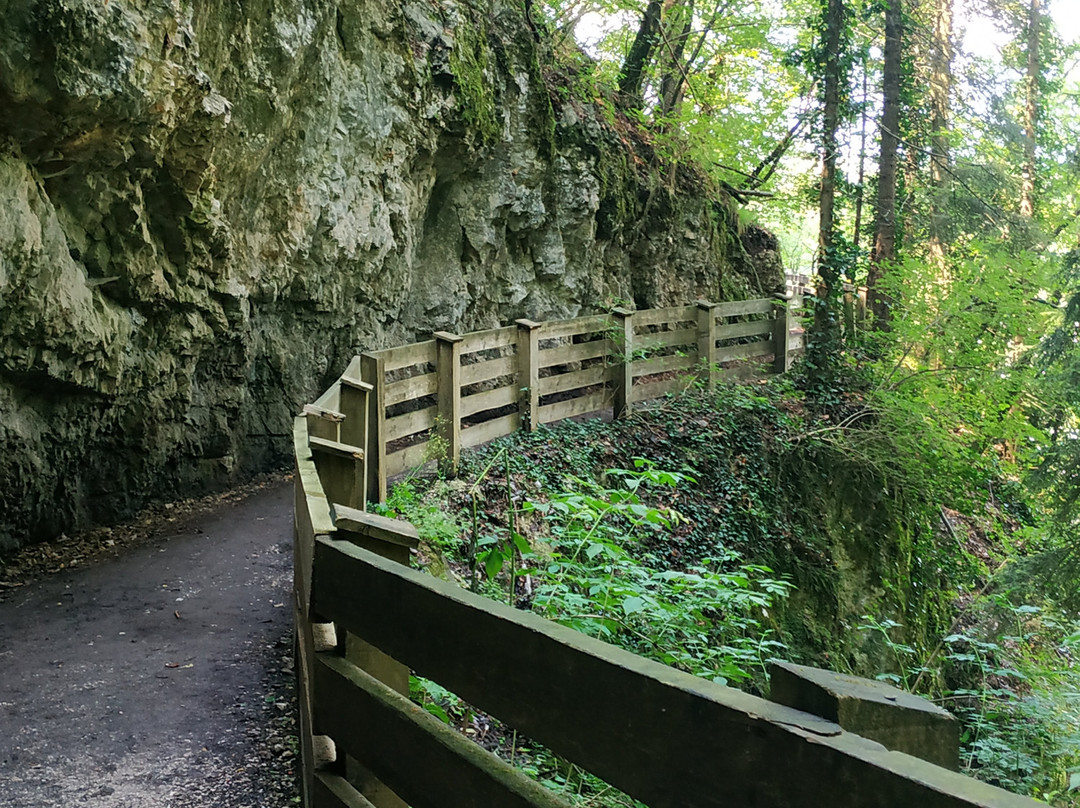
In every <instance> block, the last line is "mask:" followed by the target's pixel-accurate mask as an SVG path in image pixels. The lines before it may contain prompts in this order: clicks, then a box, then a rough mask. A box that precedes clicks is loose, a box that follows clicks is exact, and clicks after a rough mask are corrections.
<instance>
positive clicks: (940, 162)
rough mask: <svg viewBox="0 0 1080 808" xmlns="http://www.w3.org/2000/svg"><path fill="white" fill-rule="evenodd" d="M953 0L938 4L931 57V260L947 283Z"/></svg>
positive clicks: (929, 247) (942, 0) (939, 1)
mask: <svg viewBox="0 0 1080 808" xmlns="http://www.w3.org/2000/svg"><path fill="white" fill-rule="evenodd" d="M952 37H953V0H937V6H936V8H935V10H934V39H933V46H932V51H931V57H930V126H931V133H930V233H929V240H928V241H929V243H928V245H927V246H928V249H929V251H930V260H931V261H933V262H934V263H935V264H936V265H937V267H938V273H939V275H940V276H942V279H943V280H944V277H943V276H944V273H945V245H946V244H948V243H949V241H950V239H951V234H950V225H951V221H950V217H949V196H950V193H951V188H950V185H951V183H950V175H949V131H948V130H949V113H950V105H949V102H950V97H951V95H952V60H953V42H952Z"/></svg>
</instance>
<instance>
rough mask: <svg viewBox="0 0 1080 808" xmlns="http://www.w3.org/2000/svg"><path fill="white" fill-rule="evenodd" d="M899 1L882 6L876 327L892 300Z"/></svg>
mask: <svg viewBox="0 0 1080 808" xmlns="http://www.w3.org/2000/svg"><path fill="white" fill-rule="evenodd" d="M902 34H903V10H902V8H901V0H888V5H887V6H886V8H885V51H884V57H885V61H884V66H883V71H882V107H881V156H880V160H879V163H878V189H877V228H876V231H875V234H874V248H873V250H872V252H871V253H870V277H869V278H868V280H867V286H868V287H869V297H870V300H869V302H870V308H871V309H872V310H873V312H874V318H875V321H876V323H877V326H878V327H879V328H888V324H889V308H890V304H891V303H892V302H893V301H891V299H890V297H889V295H887V294H886V293H885V292H884V291H883V290H882V289H881V286H882V280H883V278H884V277H885V275H886V273H887V272H888V271H889V266H890V264H892V263H893V262H894V261H895V260H896V169H897V149H898V146H899V129H900V80H901V65H900V57H901V36H902Z"/></svg>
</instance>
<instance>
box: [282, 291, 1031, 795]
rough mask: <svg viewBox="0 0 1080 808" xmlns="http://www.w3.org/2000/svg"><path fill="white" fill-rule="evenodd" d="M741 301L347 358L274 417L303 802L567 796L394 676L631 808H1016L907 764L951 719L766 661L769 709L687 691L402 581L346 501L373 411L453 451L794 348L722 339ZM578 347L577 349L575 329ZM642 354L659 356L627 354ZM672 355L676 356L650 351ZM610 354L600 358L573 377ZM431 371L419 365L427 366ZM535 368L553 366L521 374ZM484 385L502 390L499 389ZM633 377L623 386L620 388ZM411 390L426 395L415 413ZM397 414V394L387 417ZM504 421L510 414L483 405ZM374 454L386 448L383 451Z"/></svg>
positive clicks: (935, 757)
mask: <svg viewBox="0 0 1080 808" xmlns="http://www.w3.org/2000/svg"><path fill="white" fill-rule="evenodd" d="M757 303H760V302H749V303H746V304H721V306H712V305H707V306H700V307H693V308H689V307H688V308H680V309H665V310H661V311H662V312H663V313H659V312H639V313H634V314H629V313H617V314H616V315H615V319H614V324H615V325H616V326H617V329H618V330H617V331H614V330H613V329H612V328H611V327H610V326H611V324H612V320H609V319H607V318H606V317H597V318H581V319H578V320H575V321H570V322H569V323H551V324H536V323H526V322H519V323H518V324H517V326H515V327H514V328H512V329H496V330H493V331H489V332H482V333H481V334H471V335H467V336H464V337H457V336H455V335H449V334H447V335H439V336H438V337H437V339H436V340H433V341H432V342H430V343H420V344H419V345H415V346H407V347H406V348H402V349H393V350H391V351H381V352H378V353H375V354H368V355H365V356H364V357H363V358H360V359H358V360H355V361H354V362H353V363H352V364H350V366H349V368H348V369H347V370H346V372H345V374H344V375H343V376H342V377H341V379H339V381H338V382H336V383H335V384H334V385H333V386H332V388H331V389H330V390H328V391H327V393H326V394H325V395H323V396H322V397H320V399H319V400H318V401H316V402H315V403H313V404H312V405H309V406H308V407H306V408H305V411H304V414H303V415H301V416H299V417H298V418H297V419H296V421H295V425H294V443H295V457H296V483H295V492H296V503H295V549H294V552H295V556H294V565H295V571H294V593H295V620H296V629H297V670H298V675H299V701H300V717H301V721H300V725H301V726H300V741H301V771H302V783H303V799H304V803H305V805H307V806H309V808H341V807H342V806H345V807H346V808H371V806H374V807H375V808H398V807H399V806H405V805H411V806H414V808H428V807H429V806H430V808H466V807H468V808H479V807H480V806H484V808H487V807H488V806H513V807H515V808H516V807H517V806H521V808H526V807H531V808H552V807H554V806H565V805H566V804H567V803H565V802H564V801H563V800H562V799H561V798H559V797H558V796H556V795H554V794H553V793H551V792H548V791H547V790H545V789H544V788H542V787H541V786H539V785H538V784H536V783H534V782H532V781H531V780H529V779H528V778H526V777H525V776H524V775H522V774H521V773H520V772H518V771H516V770H515V769H513V768H512V767H511V766H509V765H508V764H506V763H505V762H503V761H501V760H499V759H498V758H496V757H495V756H493V755H491V754H490V753H488V752H486V751H485V750H483V749H482V748H480V747H479V746H477V745H476V744H474V743H472V742H471V741H469V740H468V739H467V738H466V737H465V736H463V735H461V734H459V733H458V732H456V731H455V730H454V729H452V728H450V727H449V726H447V725H445V724H443V723H442V722H440V721H439V720H438V719H436V718H435V717H433V716H431V715H429V714H428V713H427V712H426V711H424V710H422V709H421V708H420V707H418V706H417V705H415V704H413V703H412V702H410V701H409V699H408V698H407V694H408V687H409V675H410V671H414V672H415V673H416V674H418V675H421V676H424V677H427V678H429V679H432V680H434V681H436V682H438V683H439V684H441V685H443V686H444V687H446V688H448V689H450V690H452V691H453V692H455V693H456V694H458V695H459V696H461V697H462V698H464V699H466V700H467V701H468V702H469V703H471V704H472V705H474V706H475V707H476V708H478V709H481V710H484V711H486V712H488V713H490V714H491V715H493V716H495V717H497V718H499V719H500V720H502V721H504V722H506V723H507V724H508V725H509V726H512V727H513V728H515V729H516V730H518V731H520V732H522V733H524V734H525V735H526V736H528V737H530V738H532V739H535V740H536V741H539V742H542V743H544V744H546V745H547V746H549V747H550V748H551V749H553V750H554V751H555V752H557V753H559V754H560V755H563V756H564V757H566V758H567V759H569V760H571V761H573V762H574V763H575V764H576V765H579V766H581V767H582V768H584V769H587V770H589V771H592V772H594V773H595V774H597V775H598V776H600V777H602V778H604V779H605V780H607V781H608V782H610V783H611V784H612V785H614V786H616V787H617V788H619V789H621V790H623V791H625V792H626V793H628V794H630V795H632V796H634V797H635V798H637V799H639V800H641V801H643V802H645V803H647V804H649V805H650V806H652V808H669V807H670V808H674V806H680V808H695V806H700V807H702V808H705V807H712V806H732V805H736V806H758V808H772V807H774V806H775V807H776V808H780V807H781V806H806V807H807V808H810V807H811V806H820V805H828V806H830V808H847V807H848V806H850V807H851V808H854V807H855V806H882V808H890V807H892V806H895V807H896V808H911V806H925V807H926V808H945V807H946V806H948V807H949V808H952V807H953V806H987V807H990V806H993V807H994V808H1006V807H1007V806H1016V807H1017V808H1020V807H1021V806H1033V805H1037V804H1038V803H1034V802H1033V801H1031V800H1027V799H1024V798H1020V797H1016V796H1014V795H1011V794H1008V793H1006V792H1004V791H1001V790H998V789H995V788H992V787H990V786H987V785H985V784H982V783H978V782H976V781H974V780H971V779H970V778H967V777H964V776H962V775H960V774H957V773H956V772H954V771H951V770H950V768H945V767H943V766H939V765H934V763H931V762H927V760H931V761H935V762H936V763H941V764H945V766H948V767H951V768H955V765H956V744H957V738H956V727H955V722H953V721H952V720H951V718H950V717H949V716H948V715H947V714H946V713H944V712H943V711H941V710H939V709H938V708H935V707H933V706H932V705H929V704H927V703H925V702H922V700H920V699H916V698H915V697H910V696H907V695H906V694H902V693H900V692H899V691H893V690H883V689H882V686H881V685H879V684H878V683H872V682H865V681H863V680H856V679H853V678H851V677H840V676H836V675H834V674H830V673H828V672H827V671H817V670H813V669H802V668H799V667H798V666H791V665H779V666H777V667H776V670H775V672H774V677H773V681H774V686H773V697H774V699H778V700H779V701H782V702H783V704H780V703H774V702H769V701H765V700H762V699H759V698H755V697H752V696H749V695H746V694H743V693H740V692H738V691H736V690H732V689H729V688H726V687H722V686H720V685H716V684H714V683H711V682H708V681H705V680H702V679H697V678H695V677H693V676H690V675H687V674H684V673H680V672H678V671H676V670H673V669H671V668H668V667H666V666H664V665H660V664H658V663H655V662H651V661H649V660H645V659H642V658H640V657H637V656H634V655H633V654H630V653H628V652H625V651H622V650H620V649H618V648H615V647H612V646H609V645H607V644H605V643H603V642H600V641H598V640H595V639H592V638H590V637H586V636H584V635H581V634H578V633H576V632H574V631H572V630H570V629H567V628H564V627H562V626H559V625H557V624H554V623H551V622H548V621H546V620H543V619H542V618H540V617H538V616H536V615H532V614H529V613H525V612H521V611H519V610H516V609H511V608H509V607H507V606H505V605H502V604H499V603H495V602H493V601H490V600H487V599H484V598H480V597H478V596H476V595H473V594H471V593H469V592H466V591H464V590H462V589H460V588H458V587H456V586H454V585H452V584H449V583H446V582H444V581H440V580H437V579H435V578H433V577H430V576H428V575H424V574H421V573H419V572H416V571H413V570H411V569H409V567H408V564H409V556H410V551H411V550H412V549H413V548H415V547H416V545H417V533H416V530H415V529H414V528H413V527H412V526H411V525H408V524H407V523H404V522H399V521H393V520H390V519H386V518H383V517H379V516H376V515H373V514H370V513H367V512H365V511H363V510H362V507H363V505H364V495H365V489H369V488H370V487H371V486H372V481H373V480H374V481H376V482H378V480H379V477H378V476H375V477H373V476H372V475H371V474H370V468H371V464H369V458H370V455H369V453H368V452H367V451H366V449H367V447H368V446H373V442H372V441H373V437H372V436H374V435H377V436H379V441H378V442H377V443H378V445H382V441H383V440H385V439H387V437H388V439H389V440H390V441H391V445H393V443H392V442H393V441H394V440H397V439H400V438H401V437H402V436H405V435H408V434H414V433H409V432H407V430H406V427H404V426H402V425H401V424H402V423H403V422H402V421H400V420H399V421H398V425H396V426H394V422H395V420H397V419H403V418H408V417H409V416H412V418H413V421H412V423H413V425H414V426H410V427H408V429H413V428H414V427H415V424H416V423H422V424H423V423H426V428H427V429H429V430H430V429H431V428H432V427H433V426H436V420H435V418H436V416H437V415H440V414H443V413H450V414H451V415H452V416H453V418H454V423H460V422H463V421H465V420H466V419H468V418H469V416H470V415H473V414H475V413H479V412H483V411H487V412H494V413H496V415H494V416H493V417H491V418H489V419H487V421H485V422H484V423H485V424H488V426H480V427H478V426H476V425H472V426H466V427H464V428H463V429H462V438H461V442H462V443H463V444H465V443H466V438H465V435H467V434H468V433H469V432H471V431H473V430H476V429H478V428H480V430H481V431H480V432H479V433H475V432H474V433H473V435H472V436H471V437H469V438H468V439H467V440H468V443H467V445H473V444H475V443H478V442H481V440H480V437H479V436H480V435H484V436H487V437H491V436H494V435H495V434H505V433H504V432H503V430H509V429H510V428H511V427H516V426H518V425H520V424H521V423H522V419H523V418H525V419H528V421H527V423H529V424H530V425H531V423H533V422H535V423H542V422H545V420H554V419H555V418H556V417H566V415H567V414H568V413H575V412H582V413H585V412H593V411H596V410H597V409H599V408H600V406H601V405H602V404H606V402H607V398H606V396H607V395H608V393H604V394H603V395H601V394H599V390H600V389H603V390H605V391H611V392H612V393H613V394H614V395H615V398H614V401H615V402H616V404H615V406H616V407H618V406H622V407H624V408H629V407H631V406H632V405H633V403H634V402H635V401H639V400H643V399H644V398H647V397H648V396H649V395H650V394H651V393H659V391H660V390H663V389H670V388H671V387H672V386H673V385H672V384H671V381H672V380H671V379H670V378H667V377H664V376H660V377H659V378H658V379H657V380H656V381H648V379H649V377H650V376H656V375H659V374H661V373H667V372H672V371H676V370H677V371H680V372H684V371H691V370H693V371H695V372H696V373H698V374H702V376H704V378H705V379H706V381H709V380H714V377H713V375H712V373H713V371H712V366H713V364H714V363H715V362H718V361H723V358H724V357H732V356H740V357H742V356H750V355H754V353H755V352H757V351H762V352H765V351H769V352H771V351H772V350H773V348H772V347H771V346H769V345H768V344H767V343H768V342H769V340H770V339H772V340H773V341H774V342H773V344H774V345H776V346H777V347H779V350H778V351H777V353H778V355H782V356H784V357H786V354H787V351H788V348H789V346H790V345H791V344H793V343H794V342H795V340H794V339H792V338H791V336H790V334H789V328H788V316H787V314H786V313H782V314H781V315H780V316H772V317H771V318H769V319H766V320H762V321H759V322H754V321H750V322H748V323H739V324H734V327H732V324H721V323H720V322H719V321H720V318H726V317H733V316H742V315H745V314H753V313H757V314H762V315H765V314H770V313H773V312H771V311H767V310H766V307H765V305H764V304H760V305H757ZM739 305H741V306H742V309H741V310H740V309H739V308H738V306H739ZM771 305H772V304H771V303H769V306H771ZM722 306H727V308H723V307H722ZM702 312H705V314H702ZM733 312H738V314H734V313H733ZM658 326H659V327H658ZM725 328H727V329H729V330H727V331H724V329H725ZM613 331H614V333H613ZM736 334H738V335H739V338H743V337H763V338H764V339H760V340H758V342H759V343H761V344H759V345H757V347H753V343H751V344H749V345H746V346H744V345H737V346H733V347H731V346H726V345H724V341H725V340H732V339H736V337H735V336H733V335H736ZM581 335H587V338H583V339H576V338H577V337H581ZM649 341H651V343H650V342H649ZM643 342H645V343H646V344H651V345H656V346H661V347H660V348H658V349H657V351H656V352H655V353H654V352H651V351H642V352H641V353H638V350H637V348H636V347H635V346H639V345H641V344H642V343H643ZM781 346H782V347H781ZM671 347H677V348H680V349H683V350H681V351H667V350H664V349H667V348H671ZM485 352H487V353H485ZM545 352H548V353H547V355H546V356H545ZM725 352H726V353H725ZM477 354H479V356H476V357H475V359H474V360H472V361H470V360H468V359H463V357H468V356H470V355H477ZM650 354H652V355H651V356H650ZM612 355H617V356H619V357H620V361H618V362H615V363H609V362H604V363H596V364H595V365H589V364H588V363H589V362H590V360H597V359H600V358H602V357H611V356H612ZM448 357H449V360H448V359H447V358H448ZM699 357H702V358H706V359H708V360H711V361H710V362H709V367H708V368H705V367H701V366H699V365H698V364H697V363H698V358H699ZM686 360H691V361H686ZM783 361H784V362H785V366H786V358H784V359H783ZM440 363H441V364H442V371H441V372H436V371H434V370H432V368H435V367H438V366H439V365H440ZM779 363H780V359H777V360H776V367H777V369H779V368H780V367H781V366H780V364H779ZM485 365H487V366H488V367H486V368H485V367H484V366H485ZM583 365H584V367H583ZM417 367H419V368H421V370H420V371H419V372H414V373H411V374H401V375H400V376H395V375H393V374H394V373H395V371H400V370H402V369H404V368H417ZM552 367H558V368H560V372H558V373H553V374H551V375H545V374H543V373H542V370H543V369H544V368H552ZM447 368H449V370H448V369H447ZM362 369H366V371H367V372H365V373H364V374H363V378H364V380H363V381H361V377H360V374H361V371H362ZM372 369H374V370H375V371H376V372H375V373H372V372H371V371H372ZM705 374H707V375H705ZM507 378H513V379H514V381H513V382H512V383H509V384H507V383H503V381H505V379H507ZM639 379H644V380H645V381H642V382H640V385H641V386H642V388H643V390H642V392H640V393H639V392H638V391H637V389H636V388H637V387H638V386H639V382H638V380H639ZM500 380H502V381H500ZM521 380H526V381H527V382H528V383H527V384H526V385H524V386H525V387H526V390H525V391H524V395H523V396H521V397H519V396H518V395H517V393H518V388H516V387H512V385H517V384H519V383H520V382H521ZM485 384H487V385H488V386H485ZM645 385H649V387H646V386H645ZM508 387H509V388H511V390H512V391H513V394H510V393H507V392H505V391H506V390H507V388H508ZM650 387H651V389H650ZM568 390H581V391H585V392H582V393H580V394H579V395H578V396H576V397H574V398H573V399H567V401H575V400H576V401H579V403H577V404H574V405H572V406H568V407H561V408H560V407H558V406H557V405H558V404H562V403H564V402H563V401H553V402H552V403H545V400H544V399H545V396H555V395H556V394H558V393H562V392H566V391H568ZM620 390H621V392H619V391H620ZM645 391H648V392H645ZM431 397H434V400H435V403H426V402H425V401H424V400H425V399H428V398H431ZM522 398H524V399H525V404H524V405H522V401H521V399H522ZM470 399H472V401H470ZM582 399H584V400H582ZM408 401H420V405H419V406H414V407H413V408H412V409H411V410H410V411H409V412H408V413H405V414H402V415H397V414H394V415H389V416H388V415H387V412H388V410H390V411H392V410H391V408H393V407H395V406H396V405H400V404H403V403H405V402H408ZM545 407H555V409H546V410H545ZM503 408H510V410H511V411H510V412H508V413H505V414H498V413H501V412H502V411H503ZM413 413H425V414H423V415H413ZM493 424H494V425H493ZM484 439H486V437H485V438H484ZM398 451H404V452H408V451H409V450H408V449H405V450H398ZM394 454H395V452H387V453H385V456H384V458H383V460H382V462H383V463H384V464H385V463H386V462H387V460H388V458H390V457H393V456H394ZM402 457H411V458H412V459H411V460H410V461H409V462H414V461H415V459H416V457H417V456H416V455H402ZM396 462H398V463H402V462H405V461H404V460H398V461H396ZM384 468H385V466H384ZM391 468H394V467H393V466H391ZM399 468H404V466H399ZM795 708H800V709H795ZM804 710H805V711H804ZM856 732H858V733H859V734H855V733H856ZM870 738H873V739H875V740H870ZM890 750H891V751H890ZM896 750H902V751H896ZM905 752H911V753H913V754H917V755H920V756H922V757H923V758H926V759H927V760H922V759H919V758H917V757H913V756H911V755H909V754H905Z"/></svg>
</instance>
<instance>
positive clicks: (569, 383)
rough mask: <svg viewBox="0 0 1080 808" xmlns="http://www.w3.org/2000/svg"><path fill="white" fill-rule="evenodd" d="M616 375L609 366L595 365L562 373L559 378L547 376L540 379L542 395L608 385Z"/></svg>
mask: <svg viewBox="0 0 1080 808" xmlns="http://www.w3.org/2000/svg"><path fill="white" fill-rule="evenodd" d="M614 373H615V369H614V368H613V367H611V366H609V365H595V366H593V367H591V368H585V369H584V370H572V371H570V372H569V373H560V374H559V375H558V376H545V377H543V378H541V379H540V395H542V396H549V395H551V394H552V393H564V392H566V391H567V390H577V389H578V388H581V387H592V386H593V385H594V384H607V383H608V382H609V381H611V378H612V376H613V375H614Z"/></svg>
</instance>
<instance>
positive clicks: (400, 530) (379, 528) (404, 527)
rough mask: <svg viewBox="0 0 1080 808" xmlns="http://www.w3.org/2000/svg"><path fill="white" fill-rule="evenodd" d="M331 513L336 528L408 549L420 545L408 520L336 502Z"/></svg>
mask: <svg viewBox="0 0 1080 808" xmlns="http://www.w3.org/2000/svg"><path fill="white" fill-rule="evenodd" d="M333 513H334V525H335V526H336V527H337V528H338V530H347V531H349V532H350V533H358V534H360V535H362V536H370V537H371V538H373V539H379V540H380V541H384V542H387V543H389V544H393V545H398V546H401V547H408V548H410V549H415V548H416V547H419V546H420V534H419V533H418V532H417V530H416V528H415V527H414V526H413V525H412V524H411V523H409V522H405V521H403V520H401V519H390V518H388V517H385V516H379V515H378V514H375V513H368V512H367V511H361V510H357V509H356V508H347V507H345V506H344V505H338V504H335V505H334V506H333Z"/></svg>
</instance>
